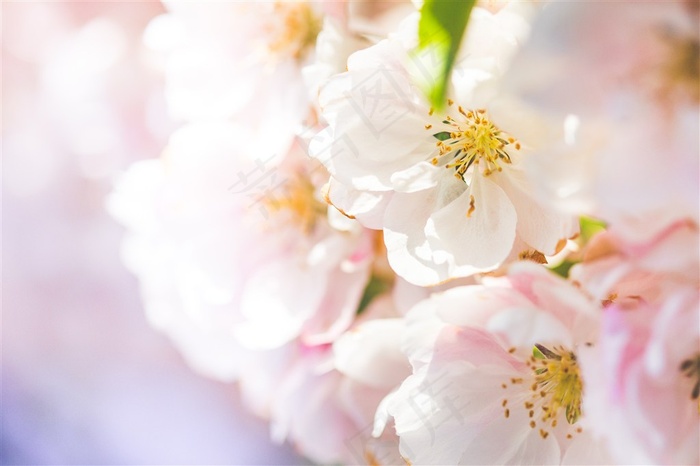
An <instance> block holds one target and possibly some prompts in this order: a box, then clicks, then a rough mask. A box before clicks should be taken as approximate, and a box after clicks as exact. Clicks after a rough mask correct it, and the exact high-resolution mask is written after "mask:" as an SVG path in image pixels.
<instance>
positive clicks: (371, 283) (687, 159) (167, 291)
mask: <svg viewBox="0 0 700 466" xmlns="http://www.w3.org/2000/svg"><path fill="white" fill-rule="evenodd" d="M429 3H435V2H434V1H433V2H429V1H426V2H425V4H424V5H423V6H422V7H421V6H420V5H416V4H414V3H410V2H399V1H394V2H374V3H372V2H352V1H351V2H344V1H316V2H306V1H303V0H295V1H292V0H288V1H277V2H267V1H259V2H255V1H247V2H233V1H231V2H218V3H196V2H178V1H171V0H167V1H165V0H164V4H165V7H166V10H167V12H166V13H164V14H162V15H160V16H158V17H156V18H155V19H153V20H152V21H151V22H150V24H149V25H148V28H147V30H146V33H145V36H144V40H145V43H146V45H147V46H148V47H149V48H150V49H151V50H152V51H153V52H154V53H157V54H158V55H159V56H160V57H161V58H162V62H163V64H164V66H163V69H164V78H165V85H164V89H163V92H164V96H165V101H166V104H167V108H168V112H169V115H170V117H171V118H172V120H173V121H174V122H177V123H178V124H179V127H178V129H176V130H175V131H174V132H173V133H172V134H171V135H170V139H169V142H168V144H167V146H166V148H165V149H164V150H163V152H162V154H161V155H160V157H159V158H157V159H150V160H145V161H139V162H136V163H134V164H133V165H132V166H131V167H130V168H129V169H128V171H127V172H126V173H125V174H124V175H123V177H121V179H120V180H119V182H118V184H117V186H116V188H115V190H114V191H113V193H112V194H111V196H110V198H109V202H108V208H109V210H110V212H111V213H112V215H113V216H114V217H116V218H117V219H119V220H120V221H121V222H122V223H123V224H124V225H125V226H126V227H127V229H128V233H127V237H126V239H125V242H124V248H123V259H124V261H125V263H126V265H127V266H128V267H129V268H130V270H132V271H133V273H134V274H136V275H137V277H138V278H139V280H140V284H141V289H142V296H143V302H144V306H145V310H146V313H147V315H148V318H149V320H150V322H151V324H152V325H153V326H154V327H155V328H157V329H159V330H161V331H162V332H164V333H166V334H167V335H168V336H169V337H170V338H171V339H172V341H173V342H174V343H175V344H176V345H177V347H178V348H179V349H180V350H181V352H182V354H183V355H184V356H185V358H186V359H187V361H188V362H189V363H190V365H191V366H192V367H193V368H194V369H196V370H197V371H199V372H200V373H202V374H204V375H206V376H209V377H212V378H215V379H218V380H222V381H230V382H236V383H238V384H239V386H240V389H241V393H242V396H243V399H244V402H245V403H246V405H247V406H248V407H249V408H250V409H251V410H252V411H253V412H255V413H256V414H258V415H259V416H262V417H264V418H266V419H268V420H269V422H270V425H271V435H272V437H273V438H274V439H276V440H279V441H289V442H291V443H292V444H293V445H294V446H295V447H296V448H297V449H298V451H299V452H301V453H302V454H303V455H305V456H307V457H308V458H310V459H311V460H312V461H314V462H318V463H324V464H325V463H347V464H356V463H368V464H382V465H389V464H404V462H405V463H406V464H560V463H566V464H613V463H635V464H641V463H645V464H647V463H650V464H697V463H698V461H700V457H699V451H700V449H699V447H700V445H699V439H700V434H699V426H700V416H699V413H700V400H699V398H700V322H699V312H700V309H699V303H700V299H699V295H698V293H699V286H698V285H699V284H700V276H699V274H700V264H699V254H700V250H699V248H698V238H699V236H698V220H699V219H698V216H699V196H698V180H699V176H698V175H699V173H698V172H699V166H698V160H699V157H698V154H699V151H700V148H699V147H698V144H699V138H698V128H699V125H700V121H699V118H700V117H699V109H700V92H699V89H700V65H699V61H700V58H699V57H700V37H699V35H698V34H699V26H698V25H699V24H700V21H699V16H698V15H699V8H698V4H697V3H696V2H692V1H689V2H675V3H673V2H665V3H638V4H637V3H620V2H609V3H606V2H604V3H599V2H596V3H585V2H575V3H568V2H566V3H556V2H553V3H549V4H547V3H545V4H543V3H542V2H534V1H533V2H528V1H483V2H478V3H477V4H476V5H475V6H474V7H473V9H472V10H471V13H470V14H469V17H468V23H467V27H466V30H465V31H463V32H464V34H463V38H461V40H460V42H461V43H460V44H457V45H458V46H459V47H458V49H457V50H458V51H457V52H456V55H455V57H454V60H453V62H454V63H453V66H452V67H451V68H452V69H451V73H450V74H449V75H448V76H447V77H448V81H447V88H446V96H445V98H444V102H439V104H440V105H437V104H436V103H435V102H434V101H432V100H430V99H429V98H428V97H426V92H425V86H424V83H425V82H430V81H434V80H435V77H436V76H437V75H438V74H439V73H440V72H441V70H444V68H445V67H444V62H443V61H442V60H443V59H444V57H442V56H441V55H439V54H438V53H437V50H438V49H439V47H424V45H425V44H424V43H423V42H424V40H423V37H421V28H422V27H423V24H424V17H422V16H421V15H422V14H423V15H424V14H425V11H424V10H425V9H426V8H427V5H428V4H429ZM445 4H447V5H449V4H450V3H449V2H445ZM460 34H461V31H460ZM460 37H461V36H460Z"/></svg>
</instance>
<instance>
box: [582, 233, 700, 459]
mask: <svg viewBox="0 0 700 466" xmlns="http://www.w3.org/2000/svg"><path fill="white" fill-rule="evenodd" d="M590 249H591V250H590V252H589V255H588V257H587V260H586V261H585V262H584V263H583V264H581V265H578V266H577V267H576V268H575V269H574V270H573V271H572V274H573V277H574V278H575V279H576V280H578V281H579V283H580V284H581V286H582V287H583V288H584V289H586V290H589V291H590V292H591V293H593V294H594V295H596V296H597V297H598V298H599V299H604V303H605V304H606V307H605V310H604V312H603V315H602V330H601V335H600V338H599V341H598V344H597V345H596V346H594V347H592V348H586V350H585V351H584V352H582V354H581V365H582V368H583V375H584V378H585V380H586V381H587V382H588V383H587V391H586V397H585V399H584V411H585V412H586V413H587V415H588V416H589V419H590V420H591V427H592V429H593V430H594V432H595V433H596V434H598V435H601V436H602V437H604V438H605V439H606V440H608V445H609V446H610V450H611V452H612V453H613V454H614V455H615V458H616V459H617V460H618V461H620V462H633V463H639V464H642V463H644V464H651V463H653V464H697V463H698V461H699V460H700V457H699V456H698V455H700V453H699V452H700V445H699V443H698V442H700V440H699V439H700V409H699V407H700V404H699V403H700V400H699V396H700V395H699V393H700V321H699V320H698V319H699V317H700V308H699V306H698V302H700V299H699V291H698V288H699V284H700V281H699V280H698V270H699V268H700V265H699V264H698V255H699V252H700V251H699V250H698V230H697V228H696V227H695V226H693V225H690V224H688V223H686V222H680V223H677V224H675V225H673V226H671V227H669V228H667V229H666V230H665V231H663V232H661V233H660V234H659V235H657V237H655V238H653V239H652V240H651V241H649V242H645V243H636V244H630V243H629V242H626V241H625V240H624V237H621V236H619V235H616V234H614V233H604V234H603V235H602V236H601V237H599V238H596V240H595V241H594V242H593V243H592V244H591V248H590Z"/></svg>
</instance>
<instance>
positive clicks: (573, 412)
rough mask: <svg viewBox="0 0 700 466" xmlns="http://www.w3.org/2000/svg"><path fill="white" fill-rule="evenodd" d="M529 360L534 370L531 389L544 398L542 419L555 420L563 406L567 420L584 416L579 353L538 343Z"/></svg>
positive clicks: (572, 420)
mask: <svg viewBox="0 0 700 466" xmlns="http://www.w3.org/2000/svg"><path fill="white" fill-rule="evenodd" d="M530 362H531V364H532V366H531V367H532V368H533V370H534V372H535V382H534V383H533V384H532V387H531V389H532V391H533V392H537V393H538V394H539V395H540V397H542V398H545V401H544V403H543V405H542V409H543V411H544V412H545V415H544V417H543V420H545V421H546V420H550V419H551V420H555V419H556V417H557V414H558V412H559V410H560V409H564V410H565V414H566V421H567V422H568V423H569V424H574V423H575V422H576V421H577V420H578V418H579V417H580V416H581V395H582V393H583V384H582V383H581V374H580V371H579V367H578V364H577V362H576V355H575V354H574V353H572V352H571V351H568V350H565V349H564V348H562V347H555V348H554V349H553V350H550V349H549V348H546V347H545V346H542V345H539V344H538V345H535V348H534V349H533V356H532V359H531V360H530ZM542 393H544V394H545V395H544V396H543V395H542Z"/></svg>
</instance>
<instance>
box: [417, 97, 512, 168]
mask: <svg viewBox="0 0 700 466" xmlns="http://www.w3.org/2000/svg"><path fill="white" fill-rule="evenodd" d="M457 110H458V112H459V115H458V117H453V116H451V115H446V116H445V119H444V120H443V124H444V125H445V131H442V132H439V133H436V134H435V135H434V136H435V137H436V138H438V142H439V143H441V144H437V149H436V150H437V156H435V155H434V154H433V155H431V161H434V160H435V159H437V160H438V163H437V164H436V163H434V162H433V164H434V165H440V166H444V167H445V168H448V169H453V170H454V171H455V176H456V177H457V178H459V179H462V180H464V177H465V175H466V173H467V171H468V170H469V169H470V168H472V166H480V167H482V168H481V170H482V173H483V174H484V176H489V175H490V174H492V173H495V172H500V171H502V170H503V166H504V165H508V164H511V163H512V160H511V155H510V151H512V150H513V149H514V150H520V148H521V146H520V142H518V141H517V140H516V139H515V138H513V137H512V136H510V135H508V134H506V133H505V132H503V131H502V130H501V129H500V128H498V126H496V125H495V124H494V123H493V122H491V120H490V119H489V117H488V113H487V112H486V110H485V109H478V110H469V109H464V108H463V107H461V106H458V107H457ZM431 114H432V109H431ZM427 126H428V125H426V128H427ZM480 162H481V163H480Z"/></svg>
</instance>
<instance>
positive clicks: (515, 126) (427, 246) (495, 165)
mask: <svg viewBox="0 0 700 466" xmlns="http://www.w3.org/2000/svg"><path fill="white" fill-rule="evenodd" d="M531 9H532V6H530V5H527V4H515V3H513V4H509V5H508V6H506V7H504V8H503V9H501V10H500V11H499V12H498V13H496V14H493V13H491V12H489V11H487V10H485V9H481V8H475V9H474V11H473V13H472V17H471V19H470V26H469V30H468V31H467V34H466V39H465V42H464V44H463V45H462V50H461V52H460V55H459V56H458V58H457V66H456V68H455V72H454V75H453V79H452V91H451V96H452V98H454V102H453V101H452V100H448V104H449V106H448V109H447V110H446V111H444V112H434V111H433V109H431V108H429V107H428V105H427V104H426V103H425V101H424V99H423V97H422V93H421V92H420V91H419V90H418V87H417V86H416V85H415V82H416V80H420V79H421V78H422V79H425V77H426V76H425V75H426V74H428V75H430V74H431V73H433V72H434V71H433V69H432V67H431V66H434V64H433V63H431V59H432V58H433V57H432V56H427V57H420V56H419V57H411V56H409V51H410V50H411V49H413V48H414V47H415V45H416V44H417V39H416V21H415V19H416V17H415V16H412V17H409V18H408V19H407V20H406V21H405V22H404V23H403V25H402V29H401V30H400V31H399V33H398V34H396V35H395V36H393V37H392V38H390V39H388V40H385V41H383V42H381V43H379V44H377V45H375V46H373V47H370V48H368V49H365V50H362V51H360V52H357V53H355V54H354V55H352V56H351V57H350V59H349V60H348V72H347V73H344V74H342V75H339V76H338V77H336V78H334V79H333V80H332V81H331V82H330V83H329V84H327V85H326V86H325V87H324V88H323V90H322V92H321V95H320V97H319V100H320V105H321V108H322V109H323V115H324V117H325V118H326V120H327V121H328V122H329V124H330V127H329V128H327V129H326V130H325V131H323V132H321V133H320V134H319V135H318V136H317V137H316V138H315V139H314V141H313V142H312V146H311V149H312V153H313V154H314V156H315V157H316V158H317V159H318V160H320V161H321V162H322V163H323V164H324V165H325V166H326V167H327V168H328V170H329V171H330V173H331V175H332V179H331V182H330V184H329V190H328V197H329V200H330V202H332V203H333V204H334V205H335V206H336V207H337V208H338V209H339V210H341V211H342V212H344V213H345V214H346V215H348V216H352V217H356V218H357V219H358V220H360V222H362V223H363V224H365V225H366V226H368V227H371V228H380V229H383V230H384V239H385V242H386V246H387V250H388V254H389V262H390V264H391V265H392V267H393V268H394V269H395V270H396V271H397V273H398V274H399V275H401V276H402V277H403V278H405V279H406V280H408V281H409V282H412V283H415V284H418V285H423V286H425V285H434V284H437V283H440V282H443V281H445V280H448V279H451V278H456V277H463V276H468V275H470V274H474V273H476V272H480V271H487V270H493V269H495V268H497V267H498V266H500V265H501V264H502V263H503V262H505V261H506V260H507V259H508V258H511V257H513V256H514V257H515V258H517V257H518V256H519V255H521V254H526V255H527V254H535V253H536V254H539V255H542V254H548V255H551V254H554V253H555V252H556V251H557V250H558V246H560V245H561V244H563V242H562V240H564V239H566V238H567V237H569V236H571V235H573V234H574V233H575V232H576V231H577V226H576V225H575V223H574V222H573V221H572V219H571V218H570V217H568V216H562V215H559V214H556V213H554V212H553V211H551V210H548V209H547V208H544V207H542V206H540V205H539V204H538V202H536V201H535V199H534V198H533V197H532V190H533V188H532V187H531V186H530V183H529V181H528V180H527V179H526V178H525V176H524V173H523V171H522V170H521V168H520V163H521V158H526V157H528V156H529V153H530V152H533V151H536V150H537V148H538V145H539V143H540V138H541V134H537V133H538V131H539V132H540V133H541V132H543V131H546V128H544V129H542V128H536V127H533V125H536V124H539V123H541V122H540V121H539V120H537V118H530V119H528V118H525V117H524V116H523V115H522V113H520V108H519V106H518V104H517V102H515V101H513V100H512V99H509V98H508V97H507V96H503V95H500V94H498V93H497V88H498V82H499V80H500V78H501V77H502V74H503V72H504V71H505V70H506V69H507V66H508V62H509V58H510V57H511V56H512V54H513V53H514V51H515V50H516V47H517V46H518V44H519V43H520V42H521V41H522V40H524V37H525V36H526V35H527V32H528V23H527V17H528V15H529V13H530V10H531ZM485 44H488V47H486V46H485ZM487 51H488V52H487ZM511 113H516V114H517V115H518V117H520V118H515V117H514V116H513V115H511ZM516 248H517V249H516Z"/></svg>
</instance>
